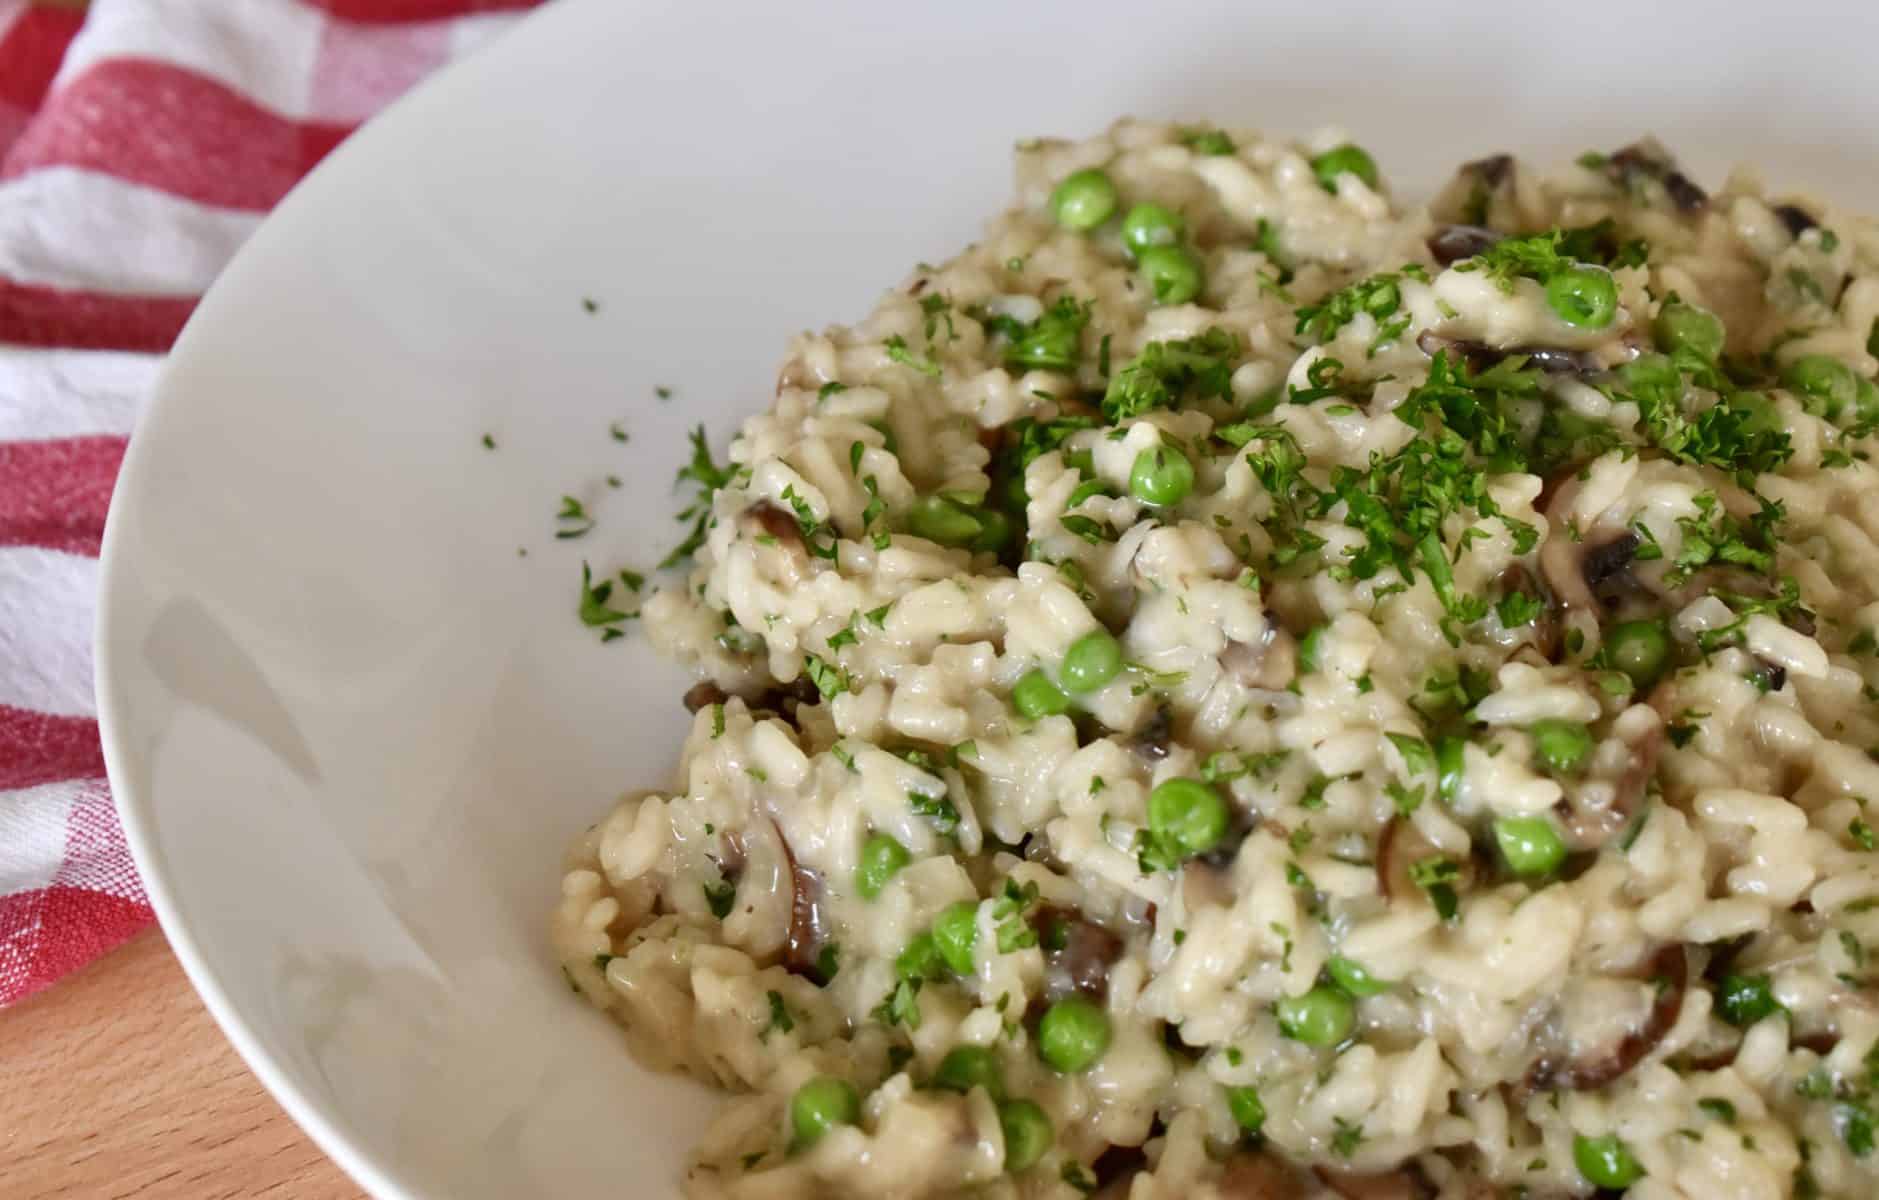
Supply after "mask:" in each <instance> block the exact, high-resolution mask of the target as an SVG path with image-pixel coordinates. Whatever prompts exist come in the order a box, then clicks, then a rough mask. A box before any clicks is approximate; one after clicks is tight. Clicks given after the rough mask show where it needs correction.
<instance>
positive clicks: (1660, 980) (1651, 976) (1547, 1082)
mask: <svg viewBox="0 0 1879 1200" xmlns="http://www.w3.org/2000/svg"><path fill="white" fill-rule="evenodd" d="M1637 978H1639V979H1644V980H1649V981H1650V982H1651V983H1652V984H1653V985H1655V986H1656V988H1657V995H1656V998H1655V999H1654V1000H1653V1001H1652V1003H1651V1011H1650V1015H1649V1017H1648V1018H1647V1019H1646V1020H1645V1022H1644V1024H1643V1025H1642V1026H1641V1027H1640V1028H1638V1029H1636V1030H1634V1031H1632V1032H1631V1033H1629V1034H1626V1035H1625V1036H1624V1037H1623V1038H1620V1039H1619V1041H1618V1043H1617V1044H1616V1045H1614V1046H1611V1047H1609V1048H1607V1049H1605V1050H1603V1051H1602V1052H1600V1053H1597V1054H1594V1055H1589V1056H1585V1057H1578V1058H1569V1059H1563V1060H1561V1059H1557V1058H1552V1057H1549V1056H1546V1055H1542V1056H1541V1057H1540V1058H1538V1059H1536V1060H1534V1062H1533V1065H1532V1066H1531V1067H1529V1068H1528V1069H1527V1074H1526V1078H1525V1080H1524V1081H1523V1082H1524V1087H1525V1089H1526V1090H1527V1091H1528V1092H1551V1091H1573V1092H1582V1091H1590V1090H1592V1089H1594V1088H1601V1087H1604V1086H1605V1085H1606V1084H1608V1083H1610V1082H1612V1081H1613V1080H1615V1079H1617V1078H1619V1077H1620V1076H1622V1075H1623V1074H1625V1072H1627V1071H1629V1070H1631V1068H1633V1067H1635V1066H1637V1065H1638V1064H1639V1063H1640V1062H1642V1061H1644V1057H1645V1056H1646V1055H1648V1054H1649V1053H1650V1052H1651V1051H1652V1050H1654V1049H1656V1048H1657V1044H1658V1043H1659V1042H1661V1041H1663V1040H1664V1035H1665V1034H1667V1033H1669V1032H1670V1027H1671V1026H1672V1025H1674V1024H1676V1021H1677V1014H1678V1013H1679V1012H1680V1011H1682V1009H1683V996H1684V993H1685V992H1686V991H1688V990H1689V986H1690V968H1689V956H1688V955H1687V954H1686V953H1685V951H1684V948H1683V944H1682V943H1680V942H1673V943H1671V944H1670V945H1667V946H1664V947H1663V948H1662V949H1660V950H1658V951H1657V953H1655V954H1653V955H1652V956H1651V957H1650V958H1649V959H1647V960H1645V962H1644V964H1643V967H1642V969H1641V970H1640V971H1639V972H1638V973H1637Z"/></svg>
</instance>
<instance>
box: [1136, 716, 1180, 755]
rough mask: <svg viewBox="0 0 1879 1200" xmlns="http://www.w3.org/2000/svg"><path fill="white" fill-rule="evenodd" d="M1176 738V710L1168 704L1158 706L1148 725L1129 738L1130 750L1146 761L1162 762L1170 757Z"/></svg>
mask: <svg viewBox="0 0 1879 1200" xmlns="http://www.w3.org/2000/svg"><path fill="white" fill-rule="evenodd" d="M1173 737H1174V710H1173V709H1171V708H1169V707H1168V706H1167V705H1166V704H1158V705H1156V706H1155V711H1154V714H1153V715H1152V716H1150V717H1149V718H1148V723H1147V724H1146V725H1144V726H1142V727H1141V728H1140V729H1138V730H1136V731H1135V733H1134V735H1133V736H1131V737H1130V738H1129V749H1131V750H1133V751H1135V753H1136V754H1138V755H1139V756H1141V757H1142V758H1143V759H1144V760H1145V761H1147V762H1151V763H1157V762H1160V761H1161V760H1162V759H1164V758H1166V757H1168V748H1169V745H1170V742H1171V739H1172V738H1173Z"/></svg>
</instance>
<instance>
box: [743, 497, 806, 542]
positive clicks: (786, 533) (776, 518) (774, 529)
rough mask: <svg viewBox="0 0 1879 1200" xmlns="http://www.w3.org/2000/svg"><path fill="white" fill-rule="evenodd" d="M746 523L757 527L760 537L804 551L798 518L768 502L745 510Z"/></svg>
mask: <svg viewBox="0 0 1879 1200" xmlns="http://www.w3.org/2000/svg"><path fill="white" fill-rule="evenodd" d="M743 519H744V521H745V522H746V523H747V524H749V525H752V526H755V527H756V530H757V532H758V535H759V536H762V537H770V538H775V539H776V541H777V543H778V544H780V545H784V546H789V547H791V548H793V549H795V550H798V551H801V550H803V548H804V547H803V540H802V526H800V525H798V524H797V523H796V518H795V517H793V516H791V515H790V514H789V513H786V512H784V511H783V510H782V509H781V508H778V507H777V506H776V505H774V504H772V503H770V502H769V501H768V500H759V501H757V502H756V503H755V504H753V505H751V506H750V507H749V508H747V509H745V510H744V517H743Z"/></svg>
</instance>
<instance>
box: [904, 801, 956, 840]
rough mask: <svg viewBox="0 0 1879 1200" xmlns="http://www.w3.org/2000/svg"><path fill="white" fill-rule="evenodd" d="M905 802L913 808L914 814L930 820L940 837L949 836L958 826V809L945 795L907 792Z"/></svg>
mask: <svg viewBox="0 0 1879 1200" xmlns="http://www.w3.org/2000/svg"><path fill="white" fill-rule="evenodd" d="M907 803H908V804H909V805H910V806H911V807H912V808H913V811H914V815H915V816H921V817H925V818H926V819H927V820H929V821H931V822H932V823H933V830H934V832H936V833H938V834H939V835H940V836H941V837H950V836H951V835H952V833H953V831H954V830H956V829H958V828H959V809H958V808H957V807H955V806H954V805H953V802H952V801H951V800H949V799H947V798H946V797H945V796H928V795H924V794H922V793H920V792H908V793H907Z"/></svg>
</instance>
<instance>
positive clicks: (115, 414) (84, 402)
mask: <svg viewBox="0 0 1879 1200" xmlns="http://www.w3.org/2000/svg"><path fill="white" fill-rule="evenodd" d="M162 362H163V358H162V356H161V355H157V354H131V353H128V352H124V351H117V350H15V349H8V348H0V441H25V440H39V439H45V438H64V437H87V436H90V435H92V434H100V433H115V434H128V433H130V431H131V426H132V425H133V424H134V423H135V422H136V420H137V414H138V413H140V412H142V411H143V406H144V401H145V400H147V399H148V398H149V396H150V393H151V391H152V390H153V389H154V388H155V387H156V377H157V368H158V367H159V366H161V365H162Z"/></svg>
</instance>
